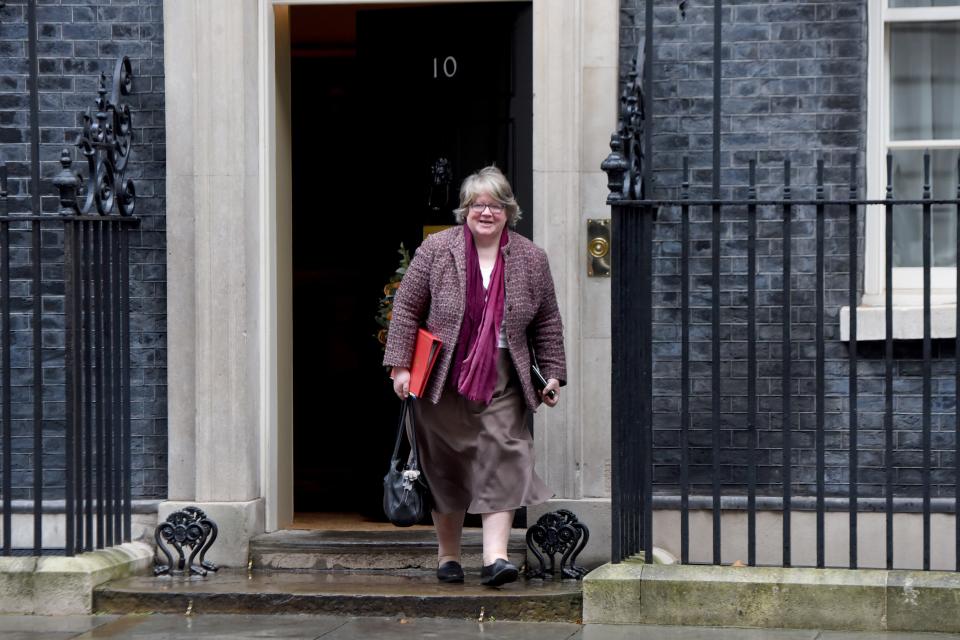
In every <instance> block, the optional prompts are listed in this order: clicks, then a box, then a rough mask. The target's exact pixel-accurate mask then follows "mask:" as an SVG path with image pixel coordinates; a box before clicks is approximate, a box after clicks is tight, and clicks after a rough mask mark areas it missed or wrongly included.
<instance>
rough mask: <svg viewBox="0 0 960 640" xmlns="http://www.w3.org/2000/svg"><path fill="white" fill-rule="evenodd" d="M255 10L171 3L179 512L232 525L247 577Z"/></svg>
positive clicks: (255, 315)
mask: <svg viewBox="0 0 960 640" xmlns="http://www.w3.org/2000/svg"><path fill="white" fill-rule="evenodd" d="M257 26H258V3H257V1H256V0H166V1H165V2H164V28H165V36H166V38H165V40H166V42H167V46H166V47H165V51H166V53H165V64H166V77H167V84H166V104H167V110H166V113H167V176H168V182H167V225H168V255H167V285H168V319H169V338H170V339H169V348H168V351H169V369H168V371H169V374H168V376H169V393H170V400H169V406H170V413H169V416H170V417H169V431H168V438H169V453H170V460H169V471H170V473H169V478H170V494H169V495H170V498H171V501H170V502H166V503H163V504H162V505H161V508H160V513H159V516H160V517H161V518H164V517H166V515H167V514H168V513H169V512H170V511H173V510H176V509H179V508H181V507H182V506H183V505H184V504H196V505H197V506H199V507H200V508H202V509H204V510H205V511H206V512H207V514H208V515H209V516H210V517H211V518H213V519H214V520H215V521H216V522H217V523H218V525H219V526H220V538H219V539H218V540H217V543H216V544H215V545H214V547H213V548H212V550H211V553H210V554H209V556H208V557H210V558H211V559H212V560H213V561H215V562H219V563H222V564H225V565H234V566H237V565H244V564H246V556H247V542H248V541H249V538H250V536H251V535H254V534H255V533H257V532H259V531H262V530H263V526H264V525H263V518H264V516H263V498H262V495H263V494H262V490H261V482H260V478H261V475H260V462H261V461H260V455H259V454H260V447H261V441H260V437H261V434H260V407H259V403H260V400H259V399H260V366H261V362H260V352H259V351H260V349H259V340H260V334H259V327H258V324H259V317H260V314H259V309H260V308H259V304H260V301H259V299H258V292H259V290H260V289H259V286H260V281H259V278H260V273H259V269H260V248H261V247H260V226H259V198H258V194H259V188H260V185H259V174H258V171H259V158H260V155H259V153H258V144H259V119H258V117H259V111H258V105H259V93H258V92H259V88H258V55H259V48H258V46H257V38H258V30H257Z"/></svg>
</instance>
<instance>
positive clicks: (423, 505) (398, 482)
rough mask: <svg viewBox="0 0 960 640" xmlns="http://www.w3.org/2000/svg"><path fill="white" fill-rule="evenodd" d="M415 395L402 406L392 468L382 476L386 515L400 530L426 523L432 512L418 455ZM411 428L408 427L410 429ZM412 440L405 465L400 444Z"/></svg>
mask: <svg viewBox="0 0 960 640" xmlns="http://www.w3.org/2000/svg"><path fill="white" fill-rule="evenodd" d="M413 402H416V399H415V398H413V396H410V397H408V398H407V399H406V400H404V401H403V405H402V406H401V407H400V425H399V426H398V427H397V443H396V444H395V445H394V447H393V455H392V456H391V457H390V468H389V469H388V470H387V475H385V476H384V477H383V513H384V514H385V515H386V516H387V519H388V520H390V522H392V523H393V524H395V525H396V526H398V527H409V526H412V525H415V524H417V523H418V522H420V521H421V520H423V519H424V518H425V517H426V515H427V512H428V511H430V489H429V487H427V479H426V478H425V477H424V475H423V470H422V469H421V468H420V457H419V456H418V455H417V432H416V429H415V428H414V424H413V404H412V403H413ZM408 425H409V428H408ZM407 439H409V442H410V453H409V455H408V456H407V459H406V462H403V461H402V459H401V457H400V449H401V446H400V445H401V444H402V443H403V441H404V440H407Z"/></svg>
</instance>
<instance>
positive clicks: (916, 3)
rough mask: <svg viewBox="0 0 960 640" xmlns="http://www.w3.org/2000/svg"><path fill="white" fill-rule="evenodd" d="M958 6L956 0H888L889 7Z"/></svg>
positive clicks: (958, 3) (959, 3) (959, 4)
mask: <svg viewBox="0 0 960 640" xmlns="http://www.w3.org/2000/svg"><path fill="white" fill-rule="evenodd" d="M956 6H960V2H958V1H957V0H890V4H889V7H890V8H891V9H898V8H900V7H956Z"/></svg>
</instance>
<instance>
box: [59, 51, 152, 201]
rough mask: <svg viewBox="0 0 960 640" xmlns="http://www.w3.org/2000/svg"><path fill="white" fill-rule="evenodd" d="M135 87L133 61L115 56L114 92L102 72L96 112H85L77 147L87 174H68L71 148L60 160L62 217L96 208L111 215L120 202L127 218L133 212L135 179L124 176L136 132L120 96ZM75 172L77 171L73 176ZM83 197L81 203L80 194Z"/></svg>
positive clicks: (135, 196) (135, 198)
mask: <svg viewBox="0 0 960 640" xmlns="http://www.w3.org/2000/svg"><path fill="white" fill-rule="evenodd" d="M132 88H133V72H132V67H131V65H130V59H129V58H127V57H126V56H122V57H120V58H118V59H117V64H116V67H114V71H113V83H112V91H110V95H109V96H108V95H107V93H108V89H107V76H106V74H104V73H102V72H101V73H100V79H99V83H98V86H97V99H96V102H95V104H96V113H95V115H94V116H93V117H91V116H90V110H89V109H88V110H87V111H86V112H85V113H84V114H83V131H82V132H81V133H80V135H79V136H78V138H77V147H78V148H79V149H80V153H81V154H82V155H83V157H84V158H86V160H87V178H86V186H85V187H84V179H83V178H82V177H80V176H79V174H76V175H75V176H74V177H75V179H76V180H77V181H78V183H77V184H74V183H73V182H72V181H71V180H70V179H68V177H67V173H69V168H70V164H72V161H71V160H70V157H69V155H70V154H69V151H67V150H64V152H63V154H64V155H62V156H61V159H60V163H61V164H63V167H64V169H63V171H61V172H60V175H58V176H57V180H55V181H54V184H56V185H57V187H58V188H59V189H60V213H61V214H62V215H75V214H77V213H79V214H83V215H85V214H88V213H90V212H91V211H92V210H93V208H94V206H95V207H96V208H97V213H99V214H100V215H109V214H111V213H113V211H114V207H115V206H117V205H119V213H120V215H123V216H129V215H133V211H134V207H135V205H136V200H137V193H136V188H135V187H134V184H133V180H130V179H126V178H125V176H124V174H125V173H126V168H127V163H128V162H129V160H130V148H131V137H132V133H133V127H132V118H131V115H130V106H129V105H127V104H120V100H121V97H122V96H127V95H130V91H131V89H132ZM71 175H73V174H71ZM80 197H83V202H82V203H81V202H79V200H78V198H80Z"/></svg>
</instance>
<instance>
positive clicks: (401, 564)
mask: <svg viewBox="0 0 960 640" xmlns="http://www.w3.org/2000/svg"><path fill="white" fill-rule="evenodd" d="M482 548H483V541H482V535H481V532H480V531H479V530H476V529H466V530H464V533H463V543H462V552H463V564H464V566H479V565H480V562H481V557H482ZM507 551H508V555H509V557H510V560H511V561H512V562H513V563H514V564H516V565H517V566H518V567H520V566H523V563H524V560H525V558H526V541H525V538H524V531H523V530H521V529H515V530H514V531H513V533H512V534H511V536H510V544H509V546H508V548H507ZM250 559H251V561H252V562H253V568H254V569H268V570H273V571H328V570H382V571H389V570H404V569H419V570H423V571H427V572H430V573H432V572H433V571H434V570H435V569H436V566H437V541H436V537H435V534H434V533H433V531H432V530H417V529H396V530H392V531H322V530H303V529H287V530H282V531H274V532H271V533H266V534H263V535H259V536H257V537H255V538H253V539H252V540H251V541H250Z"/></svg>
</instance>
